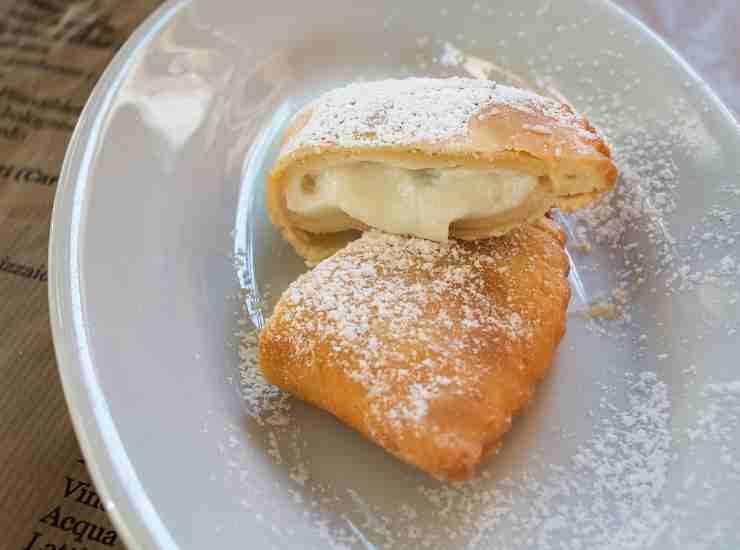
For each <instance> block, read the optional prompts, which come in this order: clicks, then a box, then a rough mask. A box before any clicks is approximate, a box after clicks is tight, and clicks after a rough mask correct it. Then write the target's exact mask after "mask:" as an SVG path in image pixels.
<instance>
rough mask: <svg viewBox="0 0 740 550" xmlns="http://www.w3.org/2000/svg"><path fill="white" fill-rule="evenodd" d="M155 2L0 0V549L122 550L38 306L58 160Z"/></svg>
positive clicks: (43, 306)
mask: <svg viewBox="0 0 740 550" xmlns="http://www.w3.org/2000/svg"><path fill="white" fill-rule="evenodd" d="M158 4H159V2H158V1H157V0H120V1H118V2H116V1H112V0H80V1H71V0H0V373H1V374H2V385H1V386H0V412H1V414H0V419H1V420H0V504H1V505H2V511H3V513H2V514H0V549H2V550H5V549H9V550H10V549H13V550H61V549H65V550H73V549H74V550H82V549H83V548H86V549H88V550H94V549H96V548H115V547H118V548H123V544H122V542H121V541H120V540H119V537H118V534H117V533H116V531H115V529H114V528H113V527H112V526H111V524H110V522H109V520H108V516H107V515H106V513H105V511H104V510H103V506H102V505H101V503H100V499H99V498H98V495H97V494H96V493H95V489H94V488H93V486H92V484H91V482H90V478H89V477H88V474H87V471H86V469H85V464H84V461H83V459H82V456H81V454H80V450H79V447H78V445H77V440H76V438H75V435H74V432H73V430H72V425H71V423H70V419H69V415H68V413H67V409H66V405H65V402H64V396H63V395H62V388H61V385H60V383H59V377H58V374H57V370H56V363H55V360H54V350H53V346H52V342H51V332H50V327H49V319H48V317H49V310H48V302H47V284H46V280H47V269H48V266H47V265H46V262H47V245H48V237H49V220H50V216H51V207H52V204H53V201H54V192H55V191H56V184H57V180H58V178H59V170H60V168H61V163H62V159H63V158H64V151H65V148H66V146H67V142H68V140H69V137H70V134H71V133H72V131H73V130H74V127H75V123H76V122H77V117H78V116H79V114H80V112H81V110H82V107H83V106H84V104H85V101H86V99H87V97H88V96H89V94H90V92H91V91H92V88H93V86H94V85H95V82H96V81H97V79H98V77H99V76H100V74H101V73H102V71H103V69H105V67H106V65H107V64H108V62H109V61H110V59H111V58H112V57H113V54H114V53H115V51H116V49H117V48H118V47H120V46H121V45H122V44H123V42H124V41H125V40H126V38H127V37H128V36H129V35H130V34H131V32H132V31H133V29H134V28H135V27H136V25H138V24H139V23H140V22H141V21H142V20H143V19H144V18H145V17H146V16H147V15H149V14H150V13H151V12H152V11H153V10H154V9H155V8H156V7H157V5H158Z"/></svg>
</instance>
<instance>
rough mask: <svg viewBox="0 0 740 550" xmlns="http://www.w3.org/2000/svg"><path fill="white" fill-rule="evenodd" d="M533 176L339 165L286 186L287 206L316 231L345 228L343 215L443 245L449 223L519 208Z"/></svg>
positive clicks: (531, 186)
mask: <svg viewBox="0 0 740 550" xmlns="http://www.w3.org/2000/svg"><path fill="white" fill-rule="evenodd" d="M536 185H537V177H536V176H530V175H526V174H519V173H516V172H511V171H507V170H490V171H485V172H484V171H479V170H468V169H464V168H441V169H424V170H413V169H408V168H402V167H398V166H389V165H384V164H379V163H375V162H356V163H351V164H342V165H339V166H334V167H331V168H327V169H325V170H322V171H321V172H319V173H318V174H309V175H307V176H306V177H304V178H303V179H298V178H296V179H295V180H294V181H291V182H290V183H289V184H288V189H287V195H286V198H287V206H288V209H289V210H291V211H292V212H295V213H296V214H300V215H301V216H303V217H305V218H307V219H310V220H311V222H312V226H313V227H315V228H316V230H317V231H322V232H334V231H343V230H345V229H349V228H350V226H351V224H350V223H348V220H347V218H346V216H344V215H343V213H344V214H347V215H349V216H351V217H352V218H355V219H357V220H360V221H362V222H363V223H365V224H367V225H369V226H371V227H376V228H378V229H382V230H384V231H387V232H389V233H398V234H404V235H414V236H416V237H422V238H425V239H430V240H433V241H441V242H444V241H446V240H447V238H448V235H449V227H450V224H451V223H452V222H454V221H457V220H475V219H480V218H485V217H489V216H494V215H496V214H500V213H502V212H505V211H507V210H511V209H513V208H516V207H517V206H519V205H520V204H522V203H523V202H524V201H525V200H526V198H527V196H528V195H529V194H530V193H531V192H532V190H533V189H534V188H535V187H536Z"/></svg>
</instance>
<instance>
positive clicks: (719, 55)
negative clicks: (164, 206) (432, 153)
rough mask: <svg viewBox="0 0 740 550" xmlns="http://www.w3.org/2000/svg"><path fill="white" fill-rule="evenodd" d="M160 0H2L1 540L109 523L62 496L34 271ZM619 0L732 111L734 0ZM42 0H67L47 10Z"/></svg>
mask: <svg viewBox="0 0 740 550" xmlns="http://www.w3.org/2000/svg"><path fill="white" fill-rule="evenodd" d="M214 1H217V0H214ZM158 3H159V2H158V1H157V0H125V1H123V0H122V1H119V2H116V1H114V0H107V1H105V0H82V1H77V2H71V1H70V2H66V3H65V2H60V1H59V0H55V1H51V0H45V1H44V2H40V1H38V0H36V1H34V0H19V1H14V0H0V376H2V381H3V382H2V386H1V387H0V414H1V416H0V503H1V504H2V511H3V513H2V514H1V515H0V550H4V549H5V548H7V549H19V550H20V549H26V548H31V547H32V548H34V549H35V548H43V545H42V541H43V543H44V544H46V543H52V544H54V545H56V546H60V545H62V544H63V543H65V542H66V543H67V544H68V548H70V546H69V545H70V544H71V545H72V546H78V547H81V546H83V543H79V542H77V541H75V540H74V539H75V536H74V534H72V533H69V532H65V531H63V530H62V529H59V528H56V527H54V526H53V525H52V524H51V523H53V521H52V520H50V519H49V520H47V522H46V523H42V522H41V521H40V520H41V519H42V518H44V517H45V516H47V515H48V514H49V513H50V512H52V511H53V510H54V509H55V508H56V507H57V506H60V510H61V511H62V512H63V516H73V517H74V518H75V521H76V522H77V521H79V520H86V521H88V522H90V523H93V524H95V525H98V526H100V527H102V528H103V529H110V525H109V524H108V522H107V519H106V517H105V514H104V512H102V511H100V510H97V509H94V508H93V507H91V506H89V505H86V504H84V503H79V502H77V500H76V497H77V496H79V495H80V492H79V490H78V492H76V493H75V494H70V495H68V496H65V491H66V490H68V489H70V488H71V487H72V486H74V483H75V482H76V481H82V482H85V481H87V480H88V478H87V475H86V472H85V468H84V464H83V463H82V462H81V460H80V459H81V456H80V452H79V449H78V446H77V442H76V439H75V437H74V434H73V431H72V428H71V425H70V421H69V418H68V415H67V412H66V408H65V404H64V398H63V395H62V391H61V387H60V385H59V381H58V377H57V373H56V366H55V363H54V357H53V349H52V344H51V336H50V330H49V324H48V305H47V299H46V292H47V287H46V282H45V280H44V273H45V270H46V252H47V237H48V224H49V217H50V213H51V206H52V202H53V196H54V191H55V188H56V185H55V182H54V178H55V177H56V176H57V175H58V173H59V167H60V163H61V160H62V158H63V154H64V149H65V146H66V143H67V140H68V137H69V135H68V134H69V131H68V130H67V128H69V127H71V126H72V125H73V124H74V121H75V118H76V112H77V110H78V109H79V107H80V106H81V105H83V104H84V101H85V99H86V97H87V95H88V94H89V92H90V90H91V89H92V86H93V85H94V82H95V80H96V78H97V75H99V73H100V72H101V71H102V69H103V68H104V67H105V65H106V64H107V62H108V60H109V59H110V57H111V56H112V54H113V52H114V50H115V48H116V47H117V46H118V45H120V44H121V43H122V41H123V40H124V39H125V37H126V36H127V35H128V34H129V33H130V31H131V30H132V29H133V28H134V27H135V26H136V24H137V23H138V22H139V21H140V20H141V19H143V18H144V17H145V16H146V14H148V13H149V12H150V11H151V10H152V9H153V8H154V7H155V6H156V5H157V4H158ZM622 4H623V5H624V6H625V7H627V8H628V9H630V11H632V12H633V13H635V14H636V15H638V16H639V17H640V18H642V19H643V20H644V21H646V22H647V23H648V24H649V25H650V26H652V27H653V28H654V29H656V30H657V31H658V32H659V33H660V34H662V35H663V36H664V37H666V38H667V40H668V42H669V43H670V44H671V45H672V46H674V47H675V48H676V49H677V50H679V51H680V52H681V53H683V54H684V55H685V57H686V58H687V59H688V61H689V62H690V63H691V64H692V65H693V66H694V67H695V68H696V69H697V70H698V71H699V72H700V73H701V74H702V75H703V76H704V77H705V78H706V79H707V80H708V81H709V82H710V84H712V86H713V87H714V88H715V89H716V90H717V91H718V92H719V94H720V96H721V97H722V98H723V99H724V100H725V102H727V104H728V105H729V106H730V107H731V108H733V109H734V110H735V111H736V112H740V62H738V56H739V54H740V37H739V36H738V34H739V33H738V27H739V26H740V5H739V4H738V2H737V1H736V0H723V1H719V0H714V1H709V2H694V1H691V0H623V2H622ZM43 5H47V6H48V5H52V6H54V5H59V6H67V8H66V9H65V10H64V11H60V12H58V13H55V12H54V11H53V10H52V11H49V10H48V9H47V8H43V7H39V6H43ZM24 10H25V11H24ZM11 11H13V12H14V14H12V13H11ZM23 13H27V14H30V15H32V16H33V17H34V18H35V22H34V23H33V24H32V25H30V27H32V30H31V34H34V36H30V35H29V32H28V31H24V30H23V29H22V28H21V27H22V26H23V25H21V24H20V19H21V15H22V14H23ZM14 21H15V22H14ZM65 25H66V26H65ZM90 25H92V26H90ZM46 49H48V51H46ZM65 68H67V69H71V72H72V73H74V74H71V73H70V74H68V73H66V72H64V70H63V69H65ZM40 99H44V100H46V103H43V102H41V101H40ZM39 125H41V126H44V127H43V128H41V129H39V128H37V126H39ZM16 127H17V128H16ZM21 134H23V135H21ZM67 478H69V479H67ZM70 480H72V481H70ZM70 483H72V485H70ZM81 487H82V488H85V487H84V486H81ZM66 525H72V523H71V522H67V523H66ZM34 532H36V533H39V535H38V537H37V539H36V541H35V542H34V544H33V545H31V544H30V543H31V541H32V540H33V539H34V536H35V535H34ZM84 545H85V546H86V547H87V548H88V549H89V550H92V549H94V548H105V547H107V546H106V545H104V544H102V543H98V542H89V541H85V542H84ZM116 546H118V547H121V544H120V541H119V542H118V543H117V544H116Z"/></svg>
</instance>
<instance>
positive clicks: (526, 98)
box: [267, 79, 617, 263]
mask: <svg viewBox="0 0 740 550" xmlns="http://www.w3.org/2000/svg"><path fill="white" fill-rule="evenodd" d="M429 81H431V82H433V79H429ZM472 82H477V81H472ZM371 84H372V83H371ZM478 85H479V82H478ZM492 85H493V83H492ZM464 86H465V84H464V83H463V85H462V87H461V89H464ZM358 89H359V85H358ZM318 101H319V102H321V98H320V99H319V100H318ZM315 109H316V108H315V107H313V106H309V107H308V108H307V109H305V110H304V111H301V112H300V113H299V114H298V115H297V116H296V118H295V119H294V120H293V122H292V123H291V125H290V127H289V128H288V129H287V131H286V133H285V136H284V145H283V148H282V150H281V152H280V155H279V157H278V160H277V162H276V163H275V165H274V167H273V169H272V171H271V173H270V175H269V177H268V181H267V206H268V212H269V215H270V219H271V220H272V222H273V224H274V225H276V226H277V227H278V228H280V229H281V231H282V233H283V235H284V237H285V238H286V239H287V240H288V241H289V242H290V243H291V244H292V245H293V246H294V247H295V249H296V251H297V252H298V253H299V254H300V255H301V256H303V257H304V258H306V259H307V260H308V262H309V263H315V262H317V261H319V260H321V259H323V258H325V257H326V256H328V255H330V254H332V253H333V252H335V251H336V250H338V249H339V248H341V246H343V245H344V244H346V243H347V242H348V241H349V240H351V239H352V238H356V237H357V236H358V235H359V232H358V231H347V232H345V233H344V234H342V235H339V236H337V235H331V236H330V235H326V234H315V233H311V232H308V231H305V230H304V229H301V227H299V225H300V224H299V223H297V222H296V219H295V217H294V216H292V215H291V213H290V212H289V211H288V209H287V206H286V203H285V188H286V186H287V184H288V182H289V181H291V180H292V179H293V178H296V177H301V176H302V175H303V174H305V173H308V172H317V171H320V170H322V169H325V168H327V167H330V166H332V165H336V164H342V163H347V162H368V161H369V162H378V163H385V164H394V165H400V166H404V167H408V168H449V167H456V166H458V167H464V168H468V169H490V168H492V167H496V168H501V169H509V170H512V171H516V172H520V173H525V174H530V175H533V176H537V177H539V181H540V183H541V185H542V186H543V191H547V196H546V197H544V198H543V197H542V196H541V195H538V196H532V198H531V201H530V202H529V203H525V204H524V205H522V207H521V208H519V209H518V211H517V212H514V213H511V214H510V215H508V216H504V217H494V218H490V219H487V220H485V219H484V220H476V221H475V222H474V223H472V224H470V223H466V222H456V223H454V224H453V225H452V226H451V228H450V236H452V237H458V238H462V239H466V240H471V239H476V238H485V237H489V236H493V235H501V234H504V233H505V232H507V231H509V230H511V229H512V228H513V227H516V226H517V225H520V224H522V223H525V222H531V221H533V220H536V219H537V218H539V217H540V216H542V214H543V213H544V212H545V211H546V210H547V209H548V208H550V207H553V206H555V207H558V208H561V209H563V210H566V211H571V210H574V209H576V208H581V207H584V206H587V205H588V204H590V203H592V202H593V201H595V200H597V199H598V198H599V197H601V196H602V195H603V194H604V193H606V192H607V191H609V190H610V189H611V188H612V187H613V186H614V184H615V182H616V179H617V170H616V167H615V166H614V164H613V162H612V160H611V156H610V152H609V148H608V147H607V145H606V144H605V143H604V141H603V139H602V138H601V137H600V136H599V134H598V132H597V131H596V130H595V129H594V127H593V126H592V125H591V124H590V123H589V121H588V120H586V119H585V118H583V117H581V116H579V115H577V114H575V113H574V112H573V110H572V109H571V108H570V107H569V106H568V105H565V104H562V103H560V102H557V101H555V100H551V99H546V98H543V97H540V96H537V95H535V94H532V93H529V92H525V91H523V90H517V89H514V88H509V87H506V86H495V87H494V88H493V92H492V96H491V100H490V101H489V102H488V103H487V104H485V105H482V106H481V109H480V110H479V111H476V112H473V113H472V114H471V115H470V116H467V115H466V120H464V121H463V124H464V126H465V127H466V130H465V132H463V133H462V134H461V135H454V136H452V137H447V138H445V139H441V140H425V139H424V136H421V137H414V138H413V139H409V140H408V141H407V142H404V141H403V140H400V141H399V140H396V141H393V140H390V141H383V140H382V139H380V138H378V139H376V134H375V133H373V132H372V131H371V132H369V133H368V139H367V141H366V142H362V141H355V142H351V143H349V144H348V143H347V142H346V141H347V140H342V139H340V138H337V139H333V138H332V137H331V136H329V137H327V136H321V137H322V139H319V140H311V139H310V136H308V138H307V136H306V134H309V133H310V132H309V131H308V130H307V125H309V123H310V124H311V125H313V126H320V125H321V123H322V122H323V119H325V118H329V117H331V116H332V111H331V109H324V110H321V111H320V112H319V114H316V113H315V112H314V110H315ZM335 114H336V113H335ZM317 117H318V119H319V120H317ZM384 120H385V119H384V117H382V116H378V117H371V118H370V119H369V120H366V121H364V122H366V124H367V127H368V128H370V130H377V134H378V135H380V130H379V129H378V125H380V124H383V121H384ZM402 122H403V121H402ZM358 229H363V226H362V224H360V223H358Z"/></svg>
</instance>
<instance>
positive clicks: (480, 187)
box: [267, 78, 617, 263]
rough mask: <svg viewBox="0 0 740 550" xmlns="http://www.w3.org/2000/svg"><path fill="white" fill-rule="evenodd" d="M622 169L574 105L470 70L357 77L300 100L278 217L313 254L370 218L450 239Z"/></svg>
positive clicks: (501, 226)
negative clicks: (303, 103) (441, 75)
mask: <svg viewBox="0 0 740 550" xmlns="http://www.w3.org/2000/svg"><path fill="white" fill-rule="evenodd" d="M616 178H617V171H616V168H615V167H614V164H613V163H612V161H611V158H610V152H609V149H608V147H607V146H606V145H605V143H604V141H603V140H602V138H601V137H600V136H599V134H598V132H597V131H596V130H595V129H594V128H593V126H591V124H590V123H589V122H588V121H587V120H586V119H585V118H583V117H581V116H579V115H577V114H576V113H574V112H573V110H572V109H571V108H570V107H569V106H568V105H566V104H563V103H560V102H558V101H555V100H553V99H549V98H544V97H541V96H539V95H536V94H534V93H531V92H528V91H524V90H520V89H516V88H511V87H507V86H502V85H498V84H496V83H495V82H492V81H487V80H475V79H466V78H449V79H432V78H411V79H405V80H385V81H378V82H367V83H358V84H351V85H349V86H346V87H344V88H338V89H335V90H332V91H330V92H328V93H326V94H324V95H323V96H321V97H319V98H318V99H317V100H316V101H314V102H313V103H311V104H310V105H308V106H307V107H306V108H305V109H303V110H302V111H300V112H299V113H298V114H297V115H296V116H295V118H294V120H293V121H292V123H291V125H290V127H289V128H288V129H287V131H286V133H285V139H284V144H283V147H282V149H281V151H280V153H279V156H278V159H277V161H276V163H275V165H274V167H273V169H272V171H271V173H270V176H269V178H268V184H267V206H268V211H269V214H270V218H271V220H272V222H273V223H274V224H275V225H276V226H277V227H279V228H280V230H281V231H282V233H283V235H284V237H285V238H286V239H287V240H288V241H289V242H290V243H291V244H292V245H293V247H294V248H295V249H296V251H297V252H298V253H299V254H300V255H302V256H303V257H304V258H305V259H306V260H307V261H308V262H309V263H315V262H317V261H320V260H321V259H323V258H325V257H327V256H329V255H330V254H332V253H333V252H335V251H336V250H339V249H340V248H341V247H342V246H344V245H345V244H347V243H348V242H349V241H351V240H352V239H354V238H357V237H358V236H359V233H360V232H361V231H363V230H366V229H367V228H369V227H373V228H378V229H381V230H383V231H386V232H390V233H394V234H403V235H411V236H416V237H422V238H426V239H431V240H435V241H439V242H444V241H446V240H447V239H448V238H450V237H455V238H458V239H464V240H473V239H480V238H485V237H490V236H494V235H502V234H505V233H507V232H509V231H511V230H512V229H513V228H515V227H517V226H519V225H521V224H523V223H526V222H529V221H534V220H537V219H539V218H541V217H542V216H543V215H544V214H545V212H547V211H548V210H549V209H550V208H551V207H558V208H561V209H564V210H573V209H575V208H579V207H582V206H585V205H587V204H589V203H591V202H593V201H594V200H596V199H597V198H599V197H600V196H602V195H603V194H604V193H606V192H607V191H609V190H610V189H611V188H612V187H613V185H614V183H615V181H616Z"/></svg>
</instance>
